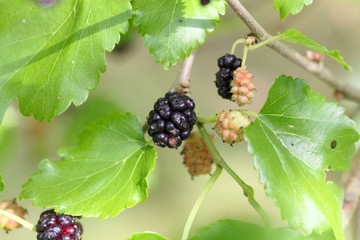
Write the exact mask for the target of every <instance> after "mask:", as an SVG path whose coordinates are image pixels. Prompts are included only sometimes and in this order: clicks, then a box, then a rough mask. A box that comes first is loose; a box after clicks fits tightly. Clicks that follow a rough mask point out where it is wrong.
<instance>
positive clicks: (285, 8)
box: [274, 0, 313, 20]
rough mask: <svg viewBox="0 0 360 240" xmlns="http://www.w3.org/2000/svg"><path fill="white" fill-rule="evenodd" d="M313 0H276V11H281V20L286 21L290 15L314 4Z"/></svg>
mask: <svg viewBox="0 0 360 240" xmlns="http://www.w3.org/2000/svg"><path fill="white" fill-rule="evenodd" d="M312 2H313V0H297V1H293V0H274V9H278V10H280V18H281V20H284V19H285V18H286V17H287V16H289V15H290V14H292V15H295V14H298V13H299V12H301V10H302V9H303V7H304V6H308V5H310V4H312Z"/></svg>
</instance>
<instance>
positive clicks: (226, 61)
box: [215, 54, 242, 100]
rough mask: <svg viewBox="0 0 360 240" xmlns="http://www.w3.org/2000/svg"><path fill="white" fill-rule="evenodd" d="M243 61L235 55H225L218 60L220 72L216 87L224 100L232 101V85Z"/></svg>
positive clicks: (217, 75)
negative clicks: (235, 72) (235, 73)
mask: <svg viewBox="0 0 360 240" xmlns="http://www.w3.org/2000/svg"><path fill="white" fill-rule="evenodd" d="M241 62H242V60H241V59H240V58H236V56H235V55H233V54H225V55H224V56H222V57H221V58H219V59H218V66H219V68H220V69H219V71H218V72H217V73H216V81H215V85H216V87H217V89H218V93H219V95H220V96H221V97H222V98H224V99H229V100H231V96H232V93H231V86H230V83H231V81H232V80H233V78H234V71H235V70H236V69H237V68H239V67H240V66H241Z"/></svg>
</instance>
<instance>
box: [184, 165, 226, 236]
mask: <svg viewBox="0 0 360 240" xmlns="http://www.w3.org/2000/svg"><path fill="white" fill-rule="evenodd" d="M221 172H222V168H221V167H217V168H216V170H215V172H214V173H213V174H212V175H211V177H210V179H209V180H208V181H207V183H206V184H205V186H204V188H203V190H202V191H201V193H200V195H199V197H198V198H197V199H196V202H195V204H194V206H193V208H192V209H191V212H190V215H189V217H188V219H187V221H186V224H185V228H184V231H183V235H182V237H181V240H186V239H188V237H189V233H190V228H191V226H192V224H193V222H194V219H195V216H196V214H197V213H198V211H199V208H200V206H201V204H202V202H203V201H204V199H205V197H206V195H207V194H208V193H209V191H210V189H211V188H212V186H213V185H214V183H215V182H216V180H217V179H218V178H219V176H220V174H221Z"/></svg>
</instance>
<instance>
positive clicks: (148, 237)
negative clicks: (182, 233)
mask: <svg viewBox="0 0 360 240" xmlns="http://www.w3.org/2000/svg"><path fill="white" fill-rule="evenodd" d="M129 240H167V238H165V237H163V236H161V235H159V234H157V233H154V232H143V233H135V234H134V235H132V236H131V237H130V238H129Z"/></svg>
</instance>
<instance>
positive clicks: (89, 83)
mask: <svg viewBox="0 0 360 240" xmlns="http://www.w3.org/2000/svg"><path fill="white" fill-rule="evenodd" d="M41 2H45V1H29V0H14V1H6V0H0V35H1V38H0V52H1V55H0V96H1V98H0V120H1V119H2V117H3V115H4V112H5V110H6V109H7V108H8V106H9V105H10V103H11V102H12V101H13V100H14V99H16V98H18V100H19V105H20V110H21V112H22V113H23V114H24V115H26V116H28V115H33V116H34V117H35V118H37V119H39V120H48V121H50V120H52V119H53V118H54V117H55V116H56V115H59V114H61V113H62V112H64V111H65V110H66V109H67V108H68V107H69V105H70V104H71V103H74V104H75V105H80V104H82V103H83V102H84V101H85V100H86V98H87V96H88V91H89V90H92V89H94V88H95V87H96V86H97V84H98V81H99V78H100V72H104V71H105V69H106V60H105V50H107V51H111V50H112V49H113V48H114V45H115V43H116V42H118V41H119V40H120V32H121V33H125V32H126V31H127V29H128V19H129V18H130V17H131V15H132V12H131V5H130V2H129V0H123V1H117V0H104V1H95V0H89V1H83V0H69V1H52V2H55V5H53V6H49V5H41V4H40V3H41Z"/></svg>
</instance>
